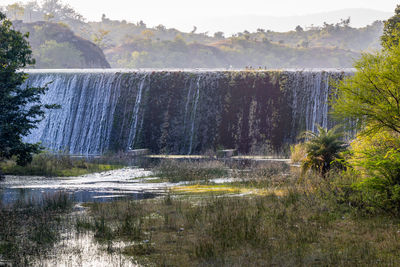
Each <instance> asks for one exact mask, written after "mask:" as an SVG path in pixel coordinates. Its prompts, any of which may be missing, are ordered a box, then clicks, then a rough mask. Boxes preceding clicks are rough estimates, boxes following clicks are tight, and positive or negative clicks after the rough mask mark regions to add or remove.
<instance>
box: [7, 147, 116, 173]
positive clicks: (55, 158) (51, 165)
mask: <svg viewBox="0 0 400 267" xmlns="http://www.w3.org/2000/svg"><path fill="white" fill-rule="evenodd" d="M122 167H123V166H122V165H110V164H104V163H97V162H90V161H88V160H85V159H74V158H71V157H70V156H69V155H53V154H49V153H41V154H38V155H35V156H34V157H33V160H32V162H31V163H30V164H28V165H26V166H19V165H17V164H16V162H15V161H13V160H9V161H5V162H1V163H0V168H1V169H2V171H3V172H4V174H8V175H37V176H50V177H51V176H53V177H68V176H79V175H84V174H88V173H94V172H103V171H109V170H114V169H118V168H122Z"/></svg>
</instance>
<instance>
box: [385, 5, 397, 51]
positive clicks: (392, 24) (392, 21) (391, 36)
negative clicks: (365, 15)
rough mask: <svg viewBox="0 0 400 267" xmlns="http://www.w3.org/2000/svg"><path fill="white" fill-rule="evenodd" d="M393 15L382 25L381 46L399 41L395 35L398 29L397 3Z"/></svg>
mask: <svg viewBox="0 0 400 267" xmlns="http://www.w3.org/2000/svg"><path fill="white" fill-rule="evenodd" d="M394 13H395V14H394V15H393V16H392V17H391V18H389V19H388V20H387V21H385V25H384V27H383V35H382V37H381V41H382V46H383V47H386V48H387V47H389V46H391V45H398V44H399V41H398V39H399V38H397V36H398V35H399V30H400V5H397V7H396V9H395V11H394Z"/></svg>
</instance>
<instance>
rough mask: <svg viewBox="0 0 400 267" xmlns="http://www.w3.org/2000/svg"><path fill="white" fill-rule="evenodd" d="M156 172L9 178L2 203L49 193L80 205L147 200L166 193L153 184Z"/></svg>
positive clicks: (0, 190)
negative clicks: (123, 199) (119, 200)
mask: <svg viewBox="0 0 400 267" xmlns="http://www.w3.org/2000/svg"><path fill="white" fill-rule="evenodd" d="M151 175H152V172H150V171H146V170H144V169H140V168H123V169H119V170H113V171H108V172H103V173H95V174H88V175H84V176H80V177H73V178H72V177H71V178H44V177H17V176H8V177H7V178H6V179H5V181H2V182H0V200H1V201H2V202H3V203H4V204H10V203H13V202H15V201H18V200H30V199H35V200H41V199H42V197H43V196H44V195H46V194H51V193H56V192H59V191H63V192H67V193H68V194H70V195H71V197H72V199H73V200H75V201H76V202H95V201H97V202H104V201H113V200H115V199H121V198H129V199H147V198H153V197H156V196H157V195H159V194H162V193H164V192H165V189H166V188H167V187H169V186H170V184H168V183H152V182H150V180H151V178H146V177H149V176H151Z"/></svg>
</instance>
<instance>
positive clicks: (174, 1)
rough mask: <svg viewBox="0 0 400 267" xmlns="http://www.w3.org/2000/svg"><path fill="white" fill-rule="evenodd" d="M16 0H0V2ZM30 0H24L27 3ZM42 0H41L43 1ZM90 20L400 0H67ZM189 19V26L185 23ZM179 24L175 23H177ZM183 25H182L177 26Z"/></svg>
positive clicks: (375, 5)
mask: <svg viewBox="0 0 400 267" xmlns="http://www.w3.org/2000/svg"><path fill="white" fill-rule="evenodd" d="M15 1H16V0H0V5H7V4H10V3H14V2H15ZM28 1H29V0H20V1H19V2H23V3H26V2H28ZM39 2H40V0H39ZM63 2H64V3H66V4H69V5H71V6H72V7H73V8H75V9H76V10H77V11H78V12H79V13H81V14H82V15H83V16H84V17H85V18H87V19H88V20H90V21H94V20H95V21H98V20H100V18H101V15H102V14H103V13H104V14H106V15H107V17H108V18H111V19H118V20H122V19H125V20H127V21H130V22H137V21H139V20H143V21H145V22H146V23H148V24H149V25H152V26H154V25H158V24H164V25H167V26H170V27H173V26H175V27H177V28H182V27H189V24H190V27H193V26H192V25H191V24H192V23H191V22H192V21H199V20H201V19H203V20H206V19H207V18H210V17H229V16H235V15H262V16H275V17H283V16H293V15H306V14H313V13H318V12H328V11H334V10H339V9H345V8H368V9H375V10H380V11H386V12H393V11H394V9H395V7H396V4H399V1H398V0H334V1H327V0H301V1H299V0H196V1H194V0H63ZM185 22H187V24H188V25H183V24H184V23H185ZM174 24H175V25H174ZM177 24H182V25H177Z"/></svg>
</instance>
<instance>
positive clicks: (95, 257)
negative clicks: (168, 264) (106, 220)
mask: <svg viewBox="0 0 400 267" xmlns="http://www.w3.org/2000/svg"><path fill="white" fill-rule="evenodd" d="M126 245H127V244H125V243H124V242H112V244H100V243H99V242H97V241H95V239H94V238H93V234H92V233H81V234H78V233H76V232H74V231H70V232H68V233H64V234H63V236H62V238H61V241H60V242H58V244H56V245H55V246H54V248H53V249H52V250H51V251H50V252H49V253H47V254H46V255H43V256H42V257H40V258H37V259H35V260H34V263H33V265H35V266H124V267H125V266H138V265H137V264H136V263H135V260H134V259H133V258H129V257H125V255H124V254H123V248H124V247H125V246H126Z"/></svg>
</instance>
